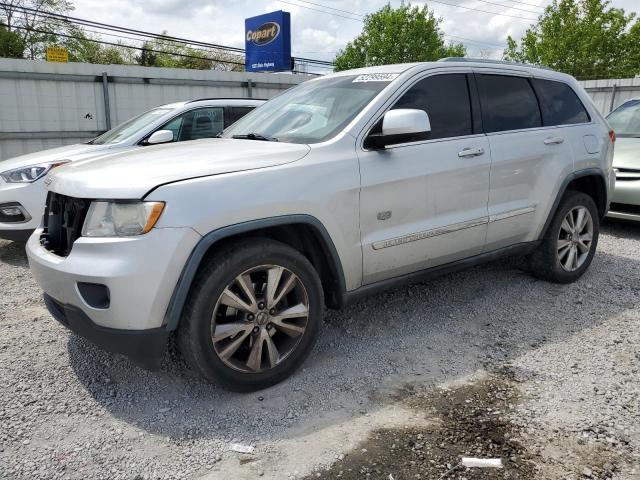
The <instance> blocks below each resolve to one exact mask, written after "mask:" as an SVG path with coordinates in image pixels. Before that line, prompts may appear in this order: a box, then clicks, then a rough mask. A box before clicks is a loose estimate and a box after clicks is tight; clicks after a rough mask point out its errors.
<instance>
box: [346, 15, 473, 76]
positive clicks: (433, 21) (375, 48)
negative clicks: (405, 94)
mask: <svg viewBox="0 0 640 480" xmlns="http://www.w3.org/2000/svg"><path fill="white" fill-rule="evenodd" d="M440 22H441V19H439V18H436V17H435V16H434V15H433V12H431V11H430V10H429V9H428V8H427V7H426V6H422V7H417V6H416V7H412V6H411V4H410V3H407V4H405V3H402V4H401V5H400V7H398V8H393V7H392V6H391V5H390V4H387V5H386V6H384V7H382V8H381V9H380V10H378V11H377V12H375V13H372V14H370V15H367V16H366V17H365V19H364V27H363V29H362V33H361V34H360V35H359V36H357V37H356V38H355V39H353V41H351V42H349V43H347V46H346V47H345V48H344V49H343V50H341V51H340V52H338V54H337V56H336V58H335V60H334V61H335V70H336V71H340V70H347V69H350V68H358V67H364V66H368V65H385V64H389V63H404V62H424V61H431V60H438V59H439V58H442V57H464V56H465V55H466V49H465V47H464V45H462V44H460V43H458V44H449V45H445V43H444V34H443V33H442V32H441V31H440V29H439V26H440Z"/></svg>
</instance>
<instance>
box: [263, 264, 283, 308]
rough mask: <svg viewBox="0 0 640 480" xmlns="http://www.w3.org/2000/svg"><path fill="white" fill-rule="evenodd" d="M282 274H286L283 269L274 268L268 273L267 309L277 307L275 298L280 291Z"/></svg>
mask: <svg viewBox="0 0 640 480" xmlns="http://www.w3.org/2000/svg"><path fill="white" fill-rule="evenodd" d="M282 272H284V268H282V267H273V268H270V269H269V271H268V272H267V291H266V292H265V293H266V296H267V308H271V307H273V306H274V305H275V303H274V298H275V296H276V293H277V291H278V285H279V284H280V279H281V278H282Z"/></svg>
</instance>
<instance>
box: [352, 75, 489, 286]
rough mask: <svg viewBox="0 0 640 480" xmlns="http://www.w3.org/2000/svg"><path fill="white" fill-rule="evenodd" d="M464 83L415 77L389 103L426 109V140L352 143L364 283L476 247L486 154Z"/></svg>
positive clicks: (482, 231)
mask: <svg viewBox="0 0 640 480" xmlns="http://www.w3.org/2000/svg"><path fill="white" fill-rule="evenodd" d="M469 87H470V83H469V78H468V76H467V74H465V73H447V74H436V75H430V76H428V77H425V78H422V79H419V80H417V81H416V82H415V83H414V84H413V85H412V86H411V87H410V88H409V89H408V90H407V91H406V92H405V93H404V94H402V95H401V96H400V98H399V100H398V101H397V102H396V103H395V104H394V105H393V107H392V108H414V109H422V110H424V111H426V112H427V114H428V115H429V119H430V121H431V129H432V130H431V135H430V137H429V139H428V140H421V141H417V142H412V143H404V144H398V145H392V146H388V147H387V148H386V149H383V150H367V149H365V148H359V150H358V157H359V161H360V175H361V194H360V229H361V240H362V248H363V283H364V284H369V283H373V282H376V281H379V280H384V279H386V278H392V277H397V276H401V275H404V274H407V273H411V272H415V271H418V270H422V269H425V268H429V267H433V266H437V265H441V264H444V263H448V262H451V261H454V260H458V259H461V258H465V257H470V256H473V255H476V254H479V253H481V252H482V250H483V248H484V245H485V240H486V232H487V222H488V212H487V200H488V194H489V169H490V165H491V155H490V151H489V144H488V141H487V138H486V136H485V135H484V134H483V133H482V132H481V131H480V124H479V122H477V121H474V118H475V117H477V116H479V111H478V108H477V107H475V105H477V104H476V103H475V96H473V95H472V93H471V92H473V90H470V88H469ZM472 100H474V102H472ZM472 104H473V105H474V107H475V108H474V107H472ZM379 125H380V122H378V124H376V126H375V127H373V129H372V131H376V128H379Z"/></svg>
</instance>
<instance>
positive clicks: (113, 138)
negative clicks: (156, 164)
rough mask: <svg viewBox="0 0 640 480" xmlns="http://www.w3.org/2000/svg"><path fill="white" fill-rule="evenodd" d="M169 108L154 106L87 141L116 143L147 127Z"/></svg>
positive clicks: (99, 143)
mask: <svg viewBox="0 0 640 480" xmlns="http://www.w3.org/2000/svg"><path fill="white" fill-rule="evenodd" d="M171 110H172V109H171V108H154V109H153V110H150V111H148V112H145V113H143V114H142V115H139V116H137V117H133V118H132V119H130V120H127V121H126V122H124V123H121V124H120V125H118V126H117V127H115V128H112V129H111V130H109V131H107V132H105V133H103V134H102V135H100V136H99V137H97V138H94V139H93V140H91V141H90V142H89V143H90V144H92V145H105V144H110V143H118V142H120V141H122V140H124V139H125V138H129V137H130V136H131V135H134V134H135V133H137V132H139V131H140V130H142V129H144V128H145V127H147V126H148V125H149V124H151V123H153V122H155V121H156V120H158V119H159V118H160V117H162V116H164V115H166V114H167V113H169V112H170V111H171Z"/></svg>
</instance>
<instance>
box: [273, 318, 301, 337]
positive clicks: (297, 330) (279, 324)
mask: <svg viewBox="0 0 640 480" xmlns="http://www.w3.org/2000/svg"><path fill="white" fill-rule="evenodd" d="M271 322H272V323H273V325H274V326H275V327H276V330H278V331H280V332H282V333H284V334H285V335H288V336H290V337H299V336H300V335H302V334H303V333H304V327H299V326H298V325H295V324H293V323H287V322H285V321H284V320H283V319H281V318H277V317H272V318H271Z"/></svg>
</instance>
